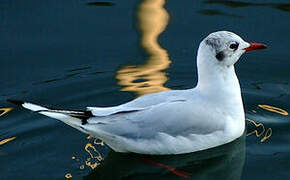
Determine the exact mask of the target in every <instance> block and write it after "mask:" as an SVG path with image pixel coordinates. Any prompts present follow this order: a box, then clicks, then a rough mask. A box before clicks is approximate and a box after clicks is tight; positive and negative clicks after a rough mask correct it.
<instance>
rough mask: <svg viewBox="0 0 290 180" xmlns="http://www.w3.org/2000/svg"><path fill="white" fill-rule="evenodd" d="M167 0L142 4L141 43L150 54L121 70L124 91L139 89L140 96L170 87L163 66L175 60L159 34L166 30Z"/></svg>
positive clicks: (139, 9) (156, 0)
mask: <svg viewBox="0 0 290 180" xmlns="http://www.w3.org/2000/svg"><path fill="white" fill-rule="evenodd" d="M164 4H165V0H145V1H142V2H141V3H140V5H139V7H138V12H137V17H138V22H137V24H138V28H139V30H140V32H141V46H142V47H143V48H144V49H145V51H146V52H147V53H148V54H149V58H148V59H147V61H146V63H145V64H143V65H129V66H124V67H122V68H121V69H119V70H118V71H117V75H116V79H117V80H118V84H119V85H121V86H123V88H122V89H121V91H130V92H135V93H136V94H137V95H138V96H141V95H144V94H150V93H154V92H160V91H165V90H168V88H167V87H164V83H165V82H166V81H167V80H168V78H167V77H166V73H165V72H163V70H165V69H167V68H168V67H169V65H170V63H171V61H170V59H169V57H168V53H167V51H166V50H165V49H163V48H162V47H161V46H160V45H159V43H158V36H159V35H160V34H161V33H162V32H163V31H164V30H165V28H166V26H167V24H168V21H169V15H168V13H167V11H166V9H165V8H164V7H163V6H164Z"/></svg>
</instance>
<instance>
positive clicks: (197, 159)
mask: <svg viewBox="0 0 290 180" xmlns="http://www.w3.org/2000/svg"><path fill="white" fill-rule="evenodd" d="M289 18H290V4H289V2H288V1H286V0H284V1H279V2H277V1H262V0H258V1H214V0H210V1H202V2H197V1H184V2H179V1H164V0H143V1H126V0H124V1H122V2H117V1H107V2H97V1H90V0H71V1H58V0H50V1H47V0H42V1H36V0H26V1H9V0H2V1H1V2H0V26H1V28H0V39H1V43H0V55H1V60H0V67H1V71H0V77H1V81H0V82H1V90H0V105H1V107H3V108H9V107H13V106H12V105H11V104H9V103H7V102H6V101H5V100H6V99H7V98H15V99H22V100H29V101H32V102H38V103H41V104H46V105H51V106H56V107H61V108H70V109H80V108H83V107H85V106H87V105H91V106H111V105H117V104H120V103H123V102H126V101H129V100H132V99H134V98H135V97H137V96H140V95H143V94H147V93H152V92H157V91H163V90H167V89H185V88H191V87H193V86H194V85H195V84H196V81H197V75H196V65H195V56H196V51H197V48H198V45H199V42H200V41H201V40H202V39H203V38H204V37H205V36H206V35H207V34H208V33H210V32H213V31H218V30H229V31H233V32H236V33H237V34H239V35H241V36H242V37H243V38H244V39H245V40H248V41H253V42H263V43H265V44H267V45H268V46H269V48H268V49H267V50H264V51H259V52H252V53H248V54H245V55H243V57H242V58H241V59H240V61H239V62H238V63H237V64H236V70H237V74H238V76H239V79H240V83H241V87H242V95H243V99H244V104H245V111H246V117H247V118H249V119H248V120H247V129H248V131H247V133H245V135H244V136H243V137H242V138H240V139H238V140H237V141H235V142H233V143H231V144H228V145H226V146H222V147H219V148H215V149H212V150H208V151H205V152H199V153H193V154H188V155H181V156H165V157H143V156H141V157H139V156H138V155H130V156H128V155H123V154H118V153H114V152H112V151H111V150H110V149H109V148H108V147H107V146H106V145H104V144H103V143H102V142H101V141H99V140H95V139H93V138H90V137H88V136H87V135H85V134H82V133H80V132H78V131H77V130H74V129H72V128H70V127H68V126H66V125H64V124H62V123H61V122H59V121H55V120H53V119H49V118H47V117H44V116H41V115H38V114H35V113H31V112H28V111H25V110H23V109H19V108H15V107H13V108H14V109H13V110H11V111H9V110H10V109H2V111H1V112H4V111H5V110H6V111H7V113H6V114H4V113H3V114H2V116H1V117H0V169H1V174H0V179H65V178H72V179H122V178H123V179H148V178H152V179H184V178H185V177H188V178H189V179H245V180H248V179H255V180H256V179H263V180H264V179H289V177H290V174H289V167H290V163H289V162H290V161H289V160H290V146H289V143H288V142H289V137H290V133H289V132H290V122H289V116H288V114H287V111H289V108H290V106H289V105H290V104H289V99H290V98H289V93H290V87H289V83H290V81H289V65H290V63H289V61H288V60H289V58H290V52H289V50H288V47H287V45H288V44H289V43H288V41H289V37H290V33H289V32H290V23H289ZM265 105H268V106H265ZM275 107H276V108H275ZM8 111H9V112H8ZM172 168H176V169H172Z"/></svg>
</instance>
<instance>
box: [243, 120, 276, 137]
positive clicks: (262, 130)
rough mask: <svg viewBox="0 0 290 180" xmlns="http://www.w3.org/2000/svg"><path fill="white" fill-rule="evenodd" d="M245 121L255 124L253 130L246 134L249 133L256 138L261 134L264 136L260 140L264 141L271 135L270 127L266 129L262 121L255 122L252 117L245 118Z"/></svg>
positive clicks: (248, 134)
mask: <svg viewBox="0 0 290 180" xmlns="http://www.w3.org/2000/svg"><path fill="white" fill-rule="evenodd" d="M246 120H247V121H249V122H250V123H252V124H253V125H254V126H255V130H253V131H251V132H249V133H247V136H250V135H253V134H254V135H255V136H256V137H257V138H260V137H261V136H264V137H263V138H262V139H261V140H260V142H265V141H266V140H267V139H269V138H270V137H271V136H272V128H268V129H267V130H266V128H265V126H264V124H262V123H257V122H255V121H254V120H252V119H249V118H246Z"/></svg>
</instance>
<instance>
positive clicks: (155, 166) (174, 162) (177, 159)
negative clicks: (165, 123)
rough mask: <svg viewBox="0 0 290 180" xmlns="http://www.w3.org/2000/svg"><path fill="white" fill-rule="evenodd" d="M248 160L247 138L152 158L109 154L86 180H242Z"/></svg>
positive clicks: (243, 137)
mask: <svg viewBox="0 0 290 180" xmlns="http://www.w3.org/2000/svg"><path fill="white" fill-rule="evenodd" d="M244 160H245V135H243V136H242V137H240V138H239V139H237V140H235V141H233V142H231V143H229V144H226V145H223V146H220V147H216V148H213V149H209V150H205V151H200V152H195V153H190V154H183V155H164V156H148V155H138V154H123V153H116V152H113V151H111V152H109V153H108V155H107V157H106V158H105V160H104V161H103V163H102V164H101V165H100V166H98V167H97V168H96V169H94V170H93V171H92V172H91V173H90V174H89V175H88V176H86V177H84V179H98V180H102V179H106V180H108V179H114V180H118V179H134V180H135V179H149V178H151V179H184V178H186V179H198V180H201V179H206V180H207V179H222V180H227V179H228V180H232V179H240V177H241V174H242V169H243V165H244Z"/></svg>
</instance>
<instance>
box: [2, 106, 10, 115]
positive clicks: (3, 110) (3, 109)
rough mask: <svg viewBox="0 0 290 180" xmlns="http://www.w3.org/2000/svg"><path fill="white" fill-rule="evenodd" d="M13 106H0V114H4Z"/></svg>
mask: <svg viewBox="0 0 290 180" xmlns="http://www.w3.org/2000/svg"><path fill="white" fill-rule="evenodd" d="M12 109H13V108H11V107H8V108H0V112H1V113H0V116H3V115H5V114H7V113H8V112H9V111H11V110H12Z"/></svg>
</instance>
